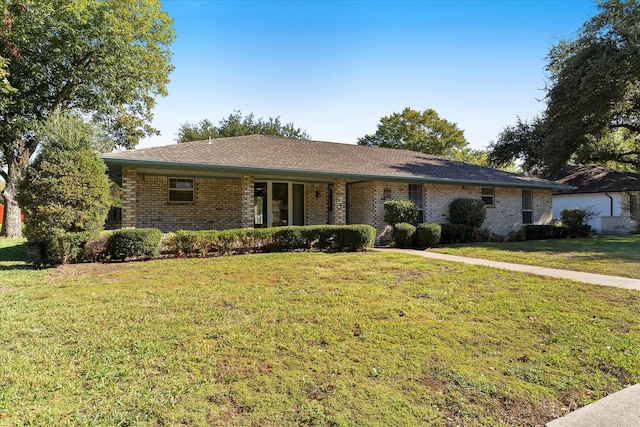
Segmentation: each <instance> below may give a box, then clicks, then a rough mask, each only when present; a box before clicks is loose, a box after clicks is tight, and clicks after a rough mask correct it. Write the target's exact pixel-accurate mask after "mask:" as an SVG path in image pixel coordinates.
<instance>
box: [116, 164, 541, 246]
mask: <svg viewBox="0 0 640 427" xmlns="http://www.w3.org/2000/svg"><path fill="white" fill-rule="evenodd" d="M168 181H169V177H168V176H157V175H145V174H139V173H138V172H137V171H136V169H133V168H123V174H122V203H123V209H122V227H138V228H142V227H155V228H159V229H161V230H162V231H164V232H168V231H175V230H178V229H190V230H203V229H217V230H223V229H229V228H242V227H245V228H251V227H253V221H254V218H253V215H254V213H253V203H254V200H253V199H254V182H255V178H254V177H253V176H251V175H244V176H241V177H239V178H237V179H221V178H207V177H196V178H194V197H195V200H194V202H179V203H174V202H169V201H168ZM347 187H348V191H347ZM408 187H409V186H408V183H404V182H385V181H368V182H359V183H353V184H348V185H347V184H346V182H345V181H344V180H339V179H336V180H334V181H333V183H332V185H331V186H330V184H327V183H305V184H304V206H305V208H304V223H305V225H314V224H327V223H334V224H346V223H347V221H348V223H350V224H369V225H372V226H374V227H375V228H376V233H377V238H378V240H385V239H388V238H390V232H391V227H390V226H389V225H388V224H386V223H385V221H384V202H385V200H387V199H401V200H407V199H408V197H409V191H408V189H409V188H408ZM330 188H332V191H333V209H329V203H330V200H329V190H330ZM422 188H423V200H424V221H425V222H435V223H441V224H442V223H446V222H447V221H448V216H449V204H450V203H451V201H452V200H454V199H456V198H459V197H468V198H474V199H479V198H480V196H481V187H480V186H465V185H445V184H424V185H423V186H422ZM532 194H533V221H534V223H535V224H544V223H548V222H549V221H551V219H552V214H553V212H552V209H551V200H552V199H551V190H533V191H532ZM494 200H495V204H494V206H491V207H487V219H486V221H485V223H484V225H483V227H484V228H487V229H489V230H490V231H491V232H492V233H494V234H498V235H507V234H509V233H510V232H511V231H517V230H520V229H521V228H522V190H521V189H519V188H506V187H495V188H494Z"/></svg>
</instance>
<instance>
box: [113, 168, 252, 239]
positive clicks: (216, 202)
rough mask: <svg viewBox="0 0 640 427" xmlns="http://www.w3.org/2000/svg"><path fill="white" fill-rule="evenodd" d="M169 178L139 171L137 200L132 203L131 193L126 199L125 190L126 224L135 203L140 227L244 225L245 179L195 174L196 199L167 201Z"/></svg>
mask: <svg viewBox="0 0 640 427" xmlns="http://www.w3.org/2000/svg"><path fill="white" fill-rule="evenodd" d="M168 181H169V177H167V176H154V175H137V180H136V183H137V185H136V186H135V188H136V193H135V194H136V199H135V202H134V203H132V201H131V200H130V197H129V198H127V199H125V197H124V194H123V209H122V223H123V227H125V218H126V215H127V212H129V211H130V210H131V208H132V207H133V210H134V211H135V212H137V215H136V216H135V227H137V228H145V227H154V228H159V229H160V230H162V231H163V232H168V231H176V230H179V229H186V230H212V229H216V230H224V229H229V228H241V227H242V226H243V223H242V215H241V211H242V207H243V203H242V198H243V192H242V180H240V179H216V178H199V177H197V178H194V198H195V200H194V202H179V203H175V202H169V201H168V185H169V183H168ZM123 187H124V177H123ZM252 190H253V188H252ZM123 193H124V192H123ZM251 226H252V227H253V223H252V224H251Z"/></svg>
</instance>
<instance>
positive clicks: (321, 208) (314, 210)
mask: <svg viewBox="0 0 640 427" xmlns="http://www.w3.org/2000/svg"><path fill="white" fill-rule="evenodd" d="M316 192H318V193H317V196H316ZM328 204H329V186H328V185H327V184H321V183H308V184H305V185H304V224H305V225H322V224H327V223H328V222H329V209H328Z"/></svg>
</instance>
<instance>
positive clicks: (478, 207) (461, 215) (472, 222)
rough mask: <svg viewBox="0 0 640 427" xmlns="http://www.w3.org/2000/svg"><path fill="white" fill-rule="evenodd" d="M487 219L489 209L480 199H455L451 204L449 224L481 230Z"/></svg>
mask: <svg viewBox="0 0 640 427" xmlns="http://www.w3.org/2000/svg"><path fill="white" fill-rule="evenodd" d="M486 217H487V209H486V207H485V206H484V202H483V201H482V200H480V199H465V198H460V199H455V200H453V201H452V202H451V203H450V204H449V222H450V223H451V224H463V225H466V226H469V227H473V228H474V229H475V228H480V227H481V226H482V223H483V222H484V220H485V218H486Z"/></svg>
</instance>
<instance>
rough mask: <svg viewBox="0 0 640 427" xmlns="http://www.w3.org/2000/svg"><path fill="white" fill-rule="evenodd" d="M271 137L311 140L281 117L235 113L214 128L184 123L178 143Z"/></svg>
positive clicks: (202, 123) (205, 121) (206, 124)
mask: <svg viewBox="0 0 640 427" xmlns="http://www.w3.org/2000/svg"><path fill="white" fill-rule="evenodd" d="M256 134H259V135H270V136H281V137H284V138H295V139H309V138H310V137H309V135H308V134H307V133H306V132H305V131H304V130H302V129H300V128H297V127H295V125H294V124H293V123H282V121H281V120H280V117H276V118H273V117H269V118H268V119H267V120H264V119H262V118H260V119H256V118H255V116H254V115H253V113H249V114H248V115H246V116H243V115H242V112H240V111H234V112H233V113H231V114H229V116H228V117H226V118H224V119H222V120H220V121H219V122H218V126H214V125H213V124H212V123H211V122H210V121H209V120H207V119H205V120H202V121H201V122H200V123H197V124H190V123H184V124H182V125H180V129H179V130H178V137H177V141H178V142H189V141H203V140H206V139H214V138H226V137H231V136H243V135H256Z"/></svg>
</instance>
